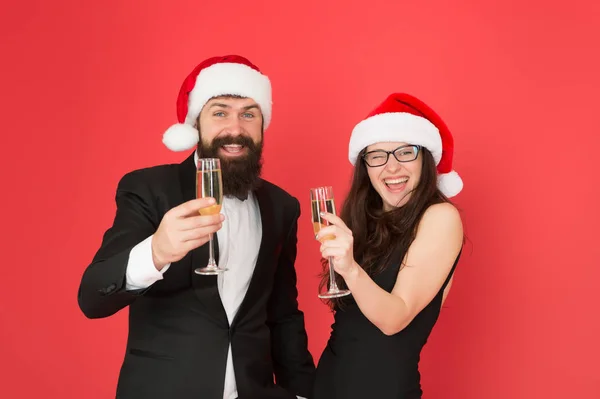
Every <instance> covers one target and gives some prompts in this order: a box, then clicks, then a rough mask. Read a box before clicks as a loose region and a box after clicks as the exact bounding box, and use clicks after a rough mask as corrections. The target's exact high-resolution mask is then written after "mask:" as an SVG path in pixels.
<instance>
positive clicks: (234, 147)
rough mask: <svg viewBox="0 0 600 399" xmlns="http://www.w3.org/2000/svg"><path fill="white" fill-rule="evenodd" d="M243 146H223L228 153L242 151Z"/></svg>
mask: <svg viewBox="0 0 600 399" xmlns="http://www.w3.org/2000/svg"><path fill="white" fill-rule="evenodd" d="M242 147H243V146H241V145H239V144H226V145H224V146H223V148H225V149H226V150H227V151H233V152H237V151H240V150H241V149H242Z"/></svg>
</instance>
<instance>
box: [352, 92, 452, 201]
mask: <svg viewBox="0 0 600 399" xmlns="http://www.w3.org/2000/svg"><path fill="white" fill-rule="evenodd" d="M396 141H401V142H405V143H409V144H414V145H420V146H423V147H425V148H427V149H428V150H429V151H430V152H431V154H432V155H433V159H434V160H435V164H436V166H437V172H438V180H437V184H438V188H439V189H440V191H441V192H442V193H443V194H444V195H446V196H447V197H453V196H455V195H457V194H458V193H459V192H460V191H461V190H462V188H463V182H462V179H461V178H460V176H459V175H458V173H456V172H455V171H454V170H453V169H452V157H453V152H454V140H453V138H452V134H451V133H450V130H449V129H448V127H447V126H446V124H445V123H444V121H443V120H442V119H441V118H440V117H439V116H438V115H437V114H436V113H435V111H434V110H433V109H431V108H430V107H429V106H428V105H426V104H425V103H424V102H422V101H421V100H419V99H418V98H415V97H413V96H411V95H409V94H405V93H394V94H391V95H390V96H389V97H388V98H386V99H385V101H384V102H383V103H381V104H380V105H379V106H378V107H377V108H375V109H374V110H373V111H372V112H371V113H370V114H369V115H368V116H367V118H366V119H364V120H363V121H361V122H360V123H358V124H357V125H356V126H355V127H354V129H353V130H352V136H351V138H350V145H349V150H348V158H349V159H350V162H351V163H352V165H354V164H356V160H357V158H358V154H359V153H360V152H361V151H362V150H363V149H364V148H365V147H367V146H369V145H371V144H375V143H381V142H396Z"/></svg>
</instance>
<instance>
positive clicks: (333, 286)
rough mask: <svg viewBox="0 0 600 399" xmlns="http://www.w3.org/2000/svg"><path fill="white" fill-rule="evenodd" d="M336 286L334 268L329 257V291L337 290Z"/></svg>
mask: <svg viewBox="0 0 600 399" xmlns="http://www.w3.org/2000/svg"><path fill="white" fill-rule="evenodd" d="M337 291H338V286H337V283H336V282H335V270H334V269H333V259H332V258H331V256H330V257H329V292H337Z"/></svg>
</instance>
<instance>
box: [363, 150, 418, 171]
mask: <svg viewBox="0 0 600 399" xmlns="http://www.w3.org/2000/svg"><path fill="white" fill-rule="evenodd" d="M407 147H414V148H416V151H415V157H414V158H413V159H411V160H409V161H401V160H399V159H398V157H396V151H398V150H400V149H402V148H407ZM422 148H423V146H421V145H417V144H406V145H401V146H400V147H398V148H396V149H394V150H392V151H386V150H373V151H369V152H365V153H364V154H363V155H362V157H361V158H362V160H363V161H364V162H365V165H367V166H368V167H369V168H379V167H381V166H385V165H387V163H388V162H389V160H390V154H391V155H393V156H394V158H395V159H396V161H398V162H402V163H406V162H412V161H414V160H415V159H417V158H418V157H419V152H420V151H421V149H422ZM374 152H381V153H384V152H385V155H386V158H385V162H384V163H382V164H381V165H376V166H371V165H369V162H367V155H369V154H372V153H374Z"/></svg>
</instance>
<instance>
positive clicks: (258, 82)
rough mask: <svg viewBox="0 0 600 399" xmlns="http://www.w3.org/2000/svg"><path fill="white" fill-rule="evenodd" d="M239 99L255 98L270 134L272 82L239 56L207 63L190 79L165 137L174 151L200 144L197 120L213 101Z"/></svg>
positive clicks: (190, 75)
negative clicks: (210, 101) (203, 109)
mask: <svg viewBox="0 0 600 399" xmlns="http://www.w3.org/2000/svg"><path fill="white" fill-rule="evenodd" d="M223 95H238V96H242V97H247V98H252V99H253V100H254V101H256V103H257V104H258V106H259V107H260V110H261V112H262V115H263V127H264V129H265V130H266V129H267V127H268V126H269V124H270V123H271V109H272V97H271V82H270V80H269V78H268V77H267V76H266V75H264V74H262V73H261V72H260V70H259V69H258V68H257V67H256V66H255V65H254V64H252V63H251V62H250V61H249V60H247V59H246V58H244V57H241V56H239V55H226V56H219V57H212V58H209V59H207V60H204V61H203V62H202V63H200V64H199V65H198V66H196V68H194V70H193V71H192V72H191V73H190V74H189V75H188V76H187V78H186V79H185V80H184V81H183V84H182V85H181V89H180V90H179V96H178V97H177V120H178V122H179V123H176V124H174V125H172V126H171V127H169V128H168V129H167V131H166V132H165V133H164V135H163V140H162V141H163V144H164V145H165V146H167V148H168V149H170V150H171V151H186V150H190V149H192V148H194V147H195V146H196V144H198V130H197V129H196V128H195V126H196V120H197V119H198V115H200V111H202V107H204V105H205V104H206V103H207V102H208V101H209V100H210V99H211V98H213V97H217V96H223Z"/></svg>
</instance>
